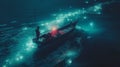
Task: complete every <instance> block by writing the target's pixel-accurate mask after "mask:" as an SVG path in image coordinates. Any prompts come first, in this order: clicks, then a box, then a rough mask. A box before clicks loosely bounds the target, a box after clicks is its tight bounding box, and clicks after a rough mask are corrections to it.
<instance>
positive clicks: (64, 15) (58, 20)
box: [3, 1, 108, 67]
mask: <svg viewBox="0 0 120 67" xmlns="http://www.w3.org/2000/svg"><path fill="white" fill-rule="evenodd" d="M85 3H89V1H86V2H85ZM104 4H108V3H100V4H96V5H94V6H91V7H89V8H80V9H73V10H69V11H63V12H60V13H55V14H52V18H50V19H49V20H43V21H39V22H37V23H38V24H37V25H39V26H40V27H41V30H40V31H41V34H44V33H47V32H49V31H51V30H52V28H53V27H54V26H55V27H57V28H60V27H62V26H64V25H66V24H68V23H70V22H72V21H74V20H76V19H79V20H88V16H87V14H98V15H99V14H102V12H101V10H102V5H104ZM81 23H82V22H79V24H81ZM79 24H78V25H77V26H76V28H77V29H83V30H84V31H87V32H88V33H96V32H98V31H99V29H98V27H97V26H98V25H97V24H95V22H89V23H85V24H83V25H79ZM33 31H34V28H31V27H29V28H28V27H23V28H22V32H20V33H19V34H18V35H17V36H16V38H15V39H16V40H17V41H18V44H17V46H18V47H15V50H14V49H13V50H14V51H16V50H17V51H16V52H14V53H13V54H11V56H8V58H7V59H6V60H5V61H4V64H3V67H11V66H12V65H15V64H19V63H20V62H23V60H26V58H28V57H29V56H31V55H32V53H34V51H35V50H36V49H37V45H36V44H35V43H33V41H32V39H33V38H34V36H35V35H34V33H33ZM18 36H19V38H18ZM88 38H90V37H88ZM76 55H77V53H76V52H75V51H69V52H67V53H66V56H68V57H74V56H76ZM68 63H69V64H71V63H72V60H71V59H69V60H68Z"/></svg>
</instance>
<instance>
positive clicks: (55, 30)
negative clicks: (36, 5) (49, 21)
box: [51, 27, 58, 37]
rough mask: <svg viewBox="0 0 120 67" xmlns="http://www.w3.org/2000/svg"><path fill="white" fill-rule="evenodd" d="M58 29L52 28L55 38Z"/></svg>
mask: <svg viewBox="0 0 120 67" xmlns="http://www.w3.org/2000/svg"><path fill="white" fill-rule="evenodd" d="M57 32H58V31H57V28H56V27H53V28H52V32H51V35H52V36H53V37H55V36H56V34H57Z"/></svg>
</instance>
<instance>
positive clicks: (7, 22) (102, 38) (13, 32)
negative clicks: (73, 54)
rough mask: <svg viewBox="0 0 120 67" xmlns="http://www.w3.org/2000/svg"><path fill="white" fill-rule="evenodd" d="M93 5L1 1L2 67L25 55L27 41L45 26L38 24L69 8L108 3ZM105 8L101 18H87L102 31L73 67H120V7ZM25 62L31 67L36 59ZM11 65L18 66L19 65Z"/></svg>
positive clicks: (85, 45) (53, 0) (89, 43)
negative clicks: (24, 45)
mask: <svg viewBox="0 0 120 67" xmlns="http://www.w3.org/2000/svg"><path fill="white" fill-rule="evenodd" d="M106 1H108V2H109V1H110V0H106ZM79 2H80V3H79ZM89 2H90V3H88V4H86V3H84V1H83V0H81V1H80V0H75V1H72V0H70V1H69V2H68V1H66V0H65V1H62V0H60V1H57V0H52V1H49V2H48V1H46V0H41V1H40V0H34V1H32V0H29V1H28V0H23V1H22V0H21V1H15V0H1V1H0V7H1V8H0V66H3V65H4V63H5V60H6V59H9V58H12V59H10V60H11V61H14V58H16V53H17V52H20V53H22V54H24V51H23V50H24V48H21V47H22V44H25V43H26V42H27V39H26V38H28V37H29V36H32V37H34V35H35V33H33V31H34V29H35V27H36V26H37V25H38V24H41V23H42V22H38V21H39V20H44V21H46V20H47V19H48V17H50V18H51V14H53V13H56V12H61V11H62V10H65V9H66V8H68V9H70V8H71V7H72V8H77V9H78V8H83V7H86V8H89V6H93V5H94V4H96V3H101V2H104V1H96V2H94V1H89ZM102 7H103V8H102V14H101V15H96V14H92V13H90V14H88V15H87V16H88V17H89V18H88V20H87V21H89V20H90V21H91V20H94V21H95V24H97V26H98V27H100V28H101V30H102V31H101V32H99V33H94V35H93V37H92V38H91V39H89V40H87V41H85V43H84V44H83V46H84V47H83V48H84V49H83V51H82V52H81V53H80V56H79V57H77V58H76V59H75V60H73V64H71V67H80V66H81V67H104V66H105V67H119V66H120V64H119V63H120V49H119V48H120V39H119V38H120V3H119V2H118V1H115V2H113V3H110V4H105V5H103V6H102ZM80 22H86V20H80ZM48 23H49V22H48ZM80 24H81V23H80ZM30 38H31V37H30ZM28 39H29V38H28ZM20 49H21V50H20ZM33 51H34V50H33ZM25 56H32V52H30V53H28V54H25ZM25 58H26V57H25ZM30 58H31V57H30ZM24 62H25V63H26V62H27V63H26V64H28V65H30V64H31V63H33V62H32V59H30V61H27V60H23V63H24ZM11 63H12V64H18V63H17V61H16V62H15V63H14V62H11ZM34 64H35V62H34Z"/></svg>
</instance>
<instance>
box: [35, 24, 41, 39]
mask: <svg viewBox="0 0 120 67" xmlns="http://www.w3.org/2000/svg"><path fill="white" fill-rule="evenodd" d="M39 29H40V27H39V26H37V28H36V30H35V32H36V39H37V40H39V37H40V30H39Z"/></svg>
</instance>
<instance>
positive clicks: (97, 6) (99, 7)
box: [94, 4, 102, 11]
mask: <svg viewBox="0 0 120 67" xmlns="http://www.w3.org/2000/svg"><path fill="white" fill-rule="evenodd" d="M100 9H102V8H101V4H99V5H96V6H94V11H99V10H100Z"/></svg>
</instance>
